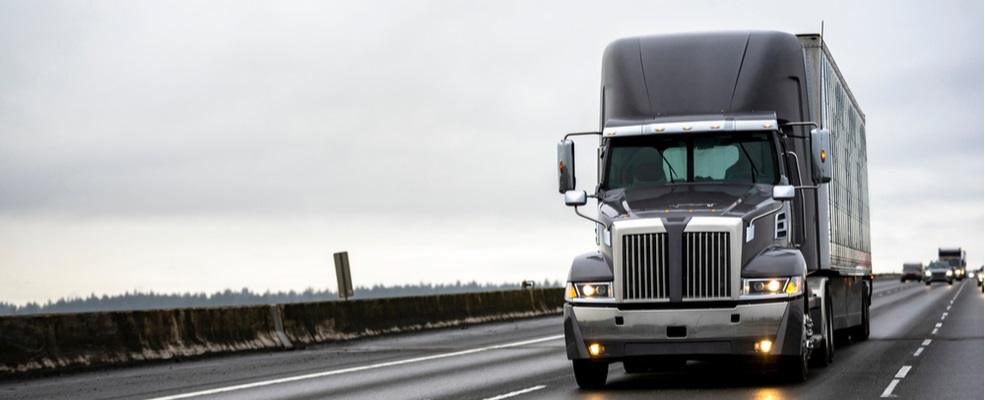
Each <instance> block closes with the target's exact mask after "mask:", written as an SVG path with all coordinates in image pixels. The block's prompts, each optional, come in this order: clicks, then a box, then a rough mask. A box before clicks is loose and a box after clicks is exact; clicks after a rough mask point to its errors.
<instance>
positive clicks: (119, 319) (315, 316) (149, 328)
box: [0, 288, 564, 378]
mask: <svg viewBox="0 0 985 400" xmlns="http://www.w3.org/2000/svg"><path fill="white" fill-rule="evenodd" d="M563 300H564V299H563V289H560V288H551V289H531V290H515V291H498V292H482V293H464V294H450V295H437V296H420V297H399V298H385V299H368V300H350V301H333V302H317V303H292V304H279V305H272V306H270V305H263V306H245V307H221V308H186V309H169V310H143V311H115V312H93V313H77V314H48V315H27V316H8V317H0V378H2V377H4V376H8V377H10V376H19V375H24V374H35V373H46V372H55V371H65V370H73V369H84V368H94V367H102V366H110V365H122V364H132V363H137V362H144V361H151V360H168V359H181V358H186V357H201V356H206V355H214V354H222V353H229V352H237V351H251V350H263V349H278V348H287V349H291V348H294V347H303V346H305V345H307V344H312V343H323V342H330V341H336V340H348V339H355V338H361V337H367V336H375V335H381V334H387V333H395V332H406V331H415V330H422V329H433V328H441V327H448V326H459V325H468V324H476V323H482V322H491V321H501V320H508V319H517V318H526V317H536V316H542V315H550V314H558V313H560V312H561V309H562V306H563Z"/></svg>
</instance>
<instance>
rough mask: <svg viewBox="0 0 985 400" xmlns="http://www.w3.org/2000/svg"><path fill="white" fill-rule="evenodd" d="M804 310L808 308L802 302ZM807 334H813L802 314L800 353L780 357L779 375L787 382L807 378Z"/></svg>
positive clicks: (808, 351)
mask: <svg viewBox="0 0 985 400" xmlns="http://www.w3.org/2000/svg"><path fill="white" fill-rule="evenodd" d="M804 310H805V311H806V310H809V308H808V307H807V304H804ZM808 335H811V336H813V335H814V334H813V332H810V328H809V325H808V318H807V316H806V315H805V316H804V326H803V327H802V328H801V330H800V354H799V355H795V356H783V357H781V358H780V365H779V367H780V375H781V376H782V377H783V378H784V380H786V381H789V382H803V381H806V380H807V372H808V371H809V365H808V362H809V359H810V357H811V352H810V349H808V348H807V338H808Z"/></svg>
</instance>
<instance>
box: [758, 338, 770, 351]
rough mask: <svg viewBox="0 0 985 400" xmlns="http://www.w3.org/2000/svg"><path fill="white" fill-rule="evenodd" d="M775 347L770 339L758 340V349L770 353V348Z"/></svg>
mask: <svg viewBox="0 0 985 400" xmlns="http://www.w3.org/2000/svg"><path fill="white" fill-rule="evenodd" d="M772 348H773V342H771V341H769V340H761V341H758V342H756V351H761V352H763V353H769V352H770V349H772Z"/></svg>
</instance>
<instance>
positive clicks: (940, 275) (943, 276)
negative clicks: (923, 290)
mask: <svg viewBox="0 0 985 400" xmlns="http://www.w3.org/2000/svg"><path fill="white" fill-rule="evenodd" d="M953 280H954V278H953V277H950V276H947V273H945V272H933V273H931V275H930V276H926V277H925V279H924V282H952V281H953Z"/></svg>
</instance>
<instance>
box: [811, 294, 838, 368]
mask: <svg viewBox="0 0 985 400" xmlns="http://www.w3.org/2000/svg"><path fill="white" fill-rule="evenodd" d="M824 308H825V309H826V310H828V312H826V313H824V315H823V316H822V318H823V319H824V322H823V324H824V325H823V326H821V327H820V328H821V329H822V332H821V345H820V346H818V347H816V348H814V351H813V352H812V353H813V354H812V355H811V366H812V367H820V368H824V367H827V366H828V365H830V364H831V363H833V362H834V360H835V328H834V322H833V321H832V320H831V299H830V298H828V296H824Z"/></svg>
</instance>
